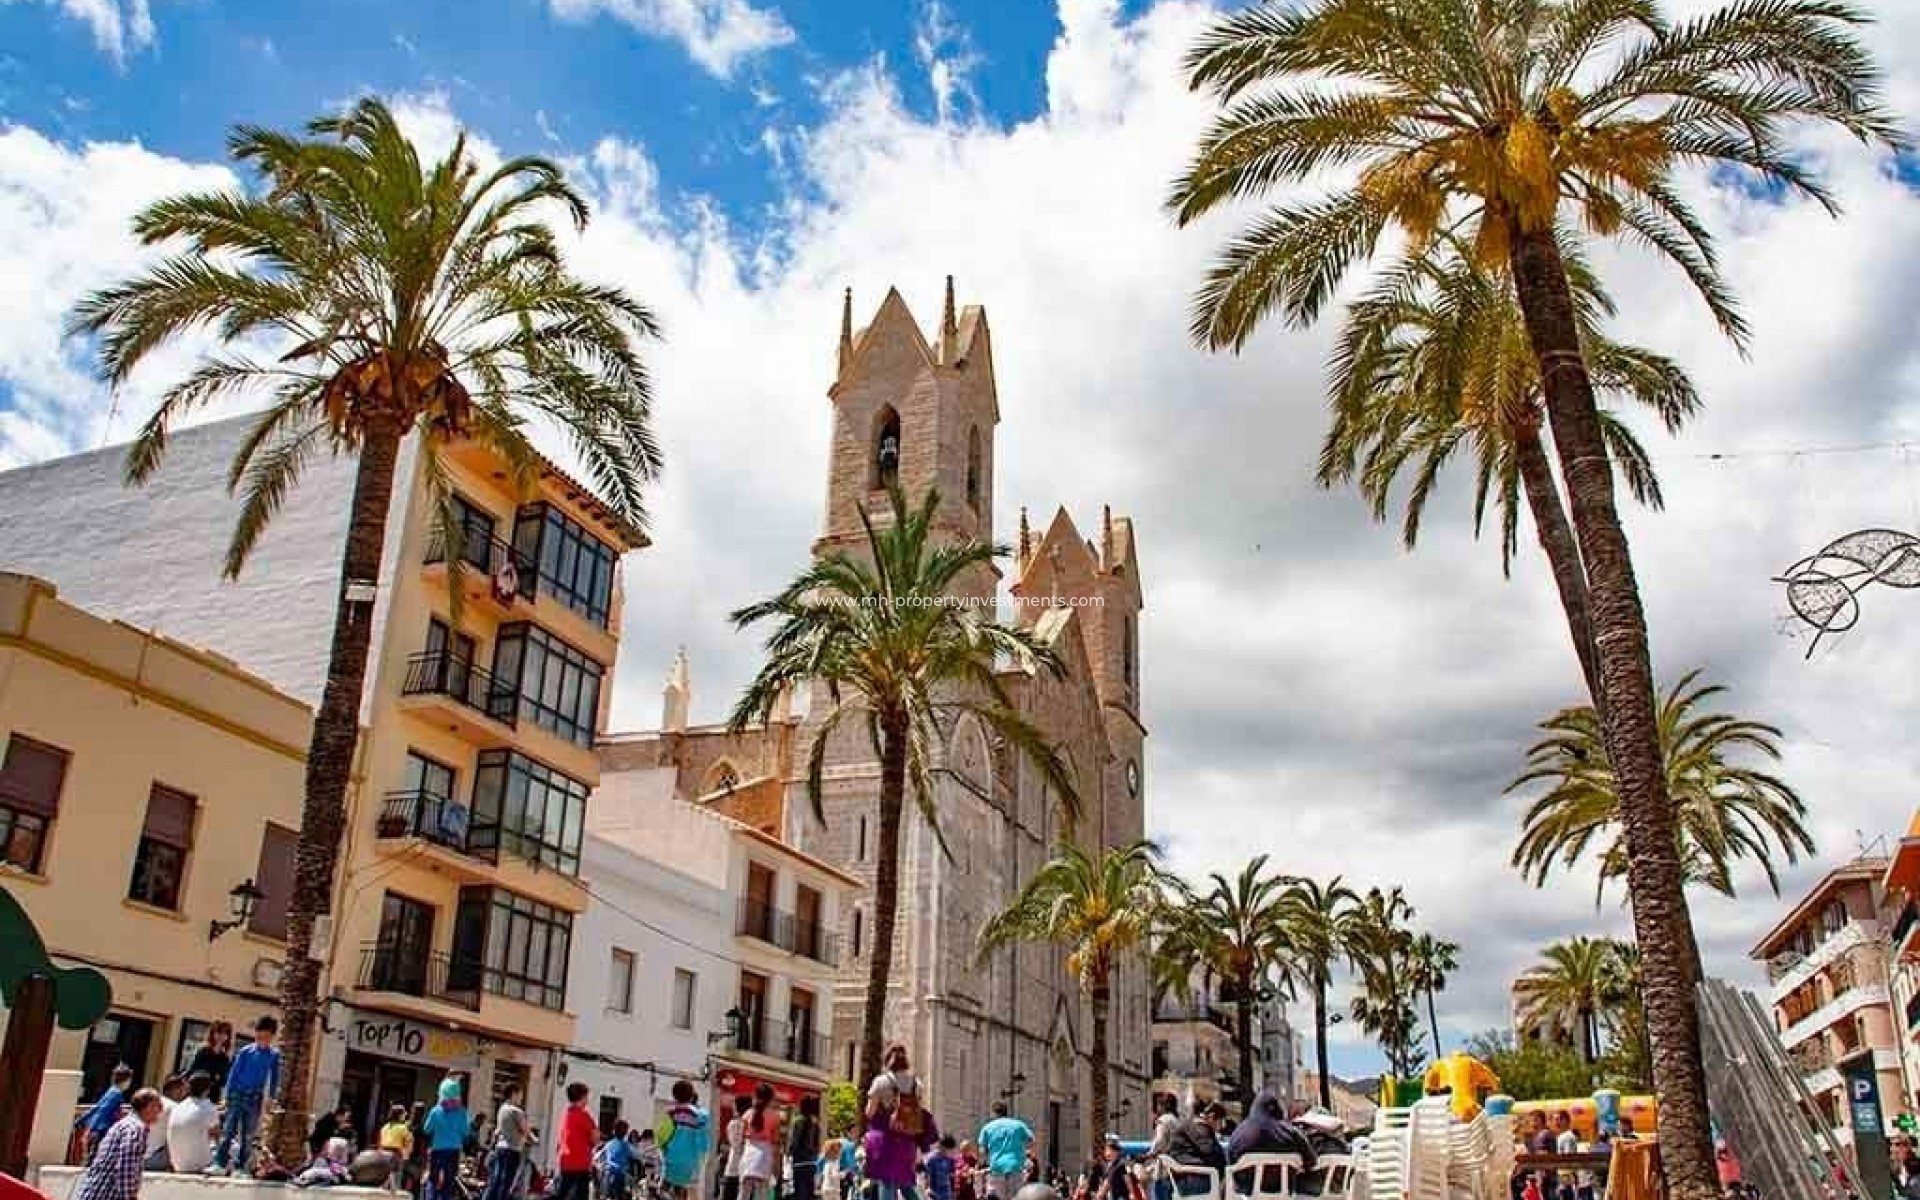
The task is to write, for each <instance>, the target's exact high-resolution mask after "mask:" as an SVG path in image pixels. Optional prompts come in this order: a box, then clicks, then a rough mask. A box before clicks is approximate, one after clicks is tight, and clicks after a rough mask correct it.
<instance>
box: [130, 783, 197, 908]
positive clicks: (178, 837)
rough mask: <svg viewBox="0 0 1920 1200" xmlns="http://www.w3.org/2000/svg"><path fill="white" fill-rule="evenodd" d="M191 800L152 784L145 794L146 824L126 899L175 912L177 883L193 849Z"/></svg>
mask: <svg viewBox="0 0 1920 1200" xmlns="http://www.w3.org/2000/svg"><path fill="white" fill-rule="evenodd" d="M196 807H197V805H196V803H195V801H194V798H193V797H192V796H189V795H187V794H186V793H185V792H181V791H175V790H174V789H173V788H170V787H168V786H166V785H165V784H161V783H156V784H154V785H153V788H152V790H151V791H149V792H148V793H147V823H146V825H145V826H144V827H143V828H142V829H141V831H140V844H139V845H138V846H137V847H136V848H135V849H134V853H133V880H132V882H131V883H130V884H128V886H127V898H128V899H129V900H137V901H139V902H140V903H141V904H151V905H153V906H154V907H155V908H165V909H171V910H173V911H176V912H177V911H179V908H180V881H181V880H182V879H183V878H185V876H186V873H187V855H188V853H189V852H191V851H192V849H193V813H194V809H195V808H196Z"/></svg>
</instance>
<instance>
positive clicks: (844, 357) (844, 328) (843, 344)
mask: <svg viewBox="0 0 1920 1200" xmlns="http://www.w3.org/2000/svg"><path fill="white" fill-rule="evenodd" d="M852 362H853V289H852V288H848V289H847V292H846V296H845V297H844V298H843V299H842V300H841V302H840V374H842V375H845V374H846V373H847V366H848V364H850V363H852Z"/></svg>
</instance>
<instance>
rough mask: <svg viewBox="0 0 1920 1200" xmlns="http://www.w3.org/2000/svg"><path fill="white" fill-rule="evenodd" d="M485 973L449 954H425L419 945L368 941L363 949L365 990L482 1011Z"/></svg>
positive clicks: (473, 964) (361, 962) (359, 982)
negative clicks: (481, 993) (482, 985)
mask: <svg viewBox="0 0 1920 1200" xmlns="http://www.w3.org/2000/svg"><path fill="white" fill-rule="evenodd" d="M484 975H485V972H484V971H482V970H481V969H480V966H479V964H478V963H463V964H459V965H456V964H454V962H453V960H452V959H451V958H450V957H448V956H447V955H445V954H433V953H425V954H423V953H421V951H420V948H419V947H417V946H408V945H402V944H399V943H393V942H367V943H366V944H364V945H363V946H361V948H360V976H359V980H358V984H359V987H360V989H361V990H362V991H368V992H388V993H391V994H393V995H398V996H414V997H417V998H419V999H422V1000H434V1001H438V1002H439V1003H441V1004H451V1005H453V1006H454V1007H455V1008H464V1009H466V1010H467V1011H468V1012H479V1011H480V984H481V980H482V978H483V976H484Z"/></svg>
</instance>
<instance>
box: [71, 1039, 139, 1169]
mask: <svg viewBox="0 0 1920 1200" xmlns="http://www.w3.org/2000/svg"><path fill="white" fill-rule="evenodd" d="M132 1086H133V1068H132V1067H129V1066H128V1065H126V1064H125V1063H121V1064H120V1065H119V1066H117V1067H115V1068H114V1069H113V1085H112V1086H111V1087H109V1088H108V1089H107V1090H106V1091H104V1092H101V1093H100V1098H99V1099H98V1100H95V1101H94V1102H93V1107H92V1108H89V1109H88V1110H87V1111H86V1112H83V1113H81V1114H80V1118H79V1119H78V1120H76V1121H75V1122H74V1123H73V1127H74V1128H75V1129H84V1130H86V1131H87V1133H86V1149H87V1153H86V1157H85V1158H84V1159H82V1160H81V1161H83V1162H87V1163H91V1162H92V1161H93V1152H94V1150H96V1149H97V1148H98V1147H99V1145H100V1139H101V1138H103V1137H105V1136H107V1130H109V1129H112V1128H113V1127H114V1125H115V1124H116V1123H117V1122H118V1121H119V1120H120V1113H121V1110H122V1109H124V1108H126V1106H127V1089H128V1088H130V1087H132Z"/></svg>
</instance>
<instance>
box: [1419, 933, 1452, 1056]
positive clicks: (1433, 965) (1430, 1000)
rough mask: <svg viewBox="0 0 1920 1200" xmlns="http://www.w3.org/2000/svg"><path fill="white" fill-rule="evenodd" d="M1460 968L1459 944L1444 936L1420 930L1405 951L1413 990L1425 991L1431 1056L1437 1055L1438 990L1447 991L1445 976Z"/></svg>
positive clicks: (1438, 1037)
mask: <svg viewBox="0 0 1920 1200" xmlns="http://www.w3.org/2000/svg"><path fill="white" fill-rule="evenodd" d="M1459 969H1460V947H1459V946H1458V945H1457V944H1455V943H1453V942H1449V941H1447V940H1446V939H1445V938H1437V937H1434V936H1433V935H1432V934H1431V933H1422V934H1419V935H1417V936H1416V937H1415V938H1414V939H1413V945H1412V947H1411V948H1410V949H1409V950H1408V952H1407V975H1408V982H1409V983H1411V984H1412V985H1413V987H1414V990H1415V991H1419V992H1424V993H1426V997H1427V1028H1428V1029H1430V1030H1432V1031H1433V1056H1434V1057H1435V1058H1438V1057H1440V1013H1439V1009H1438V1007H1437V1006H1436V1005H1435V1003H1434V996H1435V995H1436V994H1437V993H1440V992H1444V991H1446V990H1447V976H1448V975H1450V974H1452V973H1453V972H1455V971H1457V970H1459Z"/></svg>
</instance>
